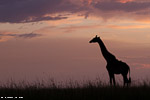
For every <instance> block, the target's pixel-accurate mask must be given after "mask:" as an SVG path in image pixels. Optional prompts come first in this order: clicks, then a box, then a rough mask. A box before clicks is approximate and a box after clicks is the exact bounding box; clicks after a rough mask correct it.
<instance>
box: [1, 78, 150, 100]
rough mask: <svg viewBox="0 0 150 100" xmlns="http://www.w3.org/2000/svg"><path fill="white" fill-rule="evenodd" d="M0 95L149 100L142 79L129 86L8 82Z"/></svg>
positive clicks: (32, 99) (36, 99)
mask: <svg viewBox="0 0 150 100" xmlns="http://www.w3.org/2000/svg"><path fill="white" fill-rule="evenodd" d="M0 97H1V98H0V99H2V100H5V99H6V98H5V97H13V98H12V99H14V98H15V97H18V99H16V100H22V98H19V97H23V100H149V99H150V84H149V82H145V81H144V82H142V83H139V84H138V85H133V84H132V85H131V86H129V87H123V86H119V85H118V86H116V87H113V86H109V85H108V84H107V83H102V82H101V81H86V82H84V83H82V84H81V83H78V82H75V81H69V82H67V83H65V84H64V83H55V81H54V80H51V81H50V83H49V84H48V85H45V84H44V82H34V83H27V82H23V81H22V82H20V83H19V84H18V83H14V82H10V83H9V84H5V85H2V86H1V87H0ZM7 99H8V98H7ZM9 100H11V99H10V98H9Z"/></svg>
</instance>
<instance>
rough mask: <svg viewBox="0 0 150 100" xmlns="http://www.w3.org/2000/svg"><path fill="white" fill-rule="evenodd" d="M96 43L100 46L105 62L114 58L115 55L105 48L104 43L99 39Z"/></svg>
mask: <svg viewBox="0 0 150 100" xmlns="http://www.w3.org/2000/svg"><path fill="white" fill-rule="evenodd" d="M98 44H99V46H100V49H101V52H102V55H103V57H104V58H105V60H106V61H107V62H111V61H114V60H116V57H115V56H114V55H113V54H111V53H110V52H109V51H108V50H107V48H106V47H105V45H104V43H103V41H102V40H101V39H99V41H98Z"/></svg>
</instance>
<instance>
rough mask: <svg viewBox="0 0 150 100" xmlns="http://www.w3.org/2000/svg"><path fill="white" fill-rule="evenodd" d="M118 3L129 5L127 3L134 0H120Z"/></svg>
mask: <svg viewBox="0 0 150 100" xmlns="http://www.w3.org/2000/svg"><path fill="white" fill-rule="evenodd" d="M118 1H119V2H121V3H127V2H131V1H134V0H118Z"/></svg>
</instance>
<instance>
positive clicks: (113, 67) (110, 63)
mask: <svg viewBox="0 0 150 100" xmlns="http://www.w3.org/2000/svg"><path fill="white" fill-rule="evenodd" d="M96 42H97V43H98V44H99V46H100V49H101V53H102V55H103V57H104V59H105V60H106V62H107V65H106V68H107V71H108V74H109V77H110V84H111V85H112V80H113V84H114V85H115V84H116V82H115V76H114V74H121V75H122V76H123V81H124V85H126V84H127V86H128V84H129V83H131V78H130V68H129V66H128V65H127V64H126V63H125V62H122V61H119V60H118V59H116V57H115V56H114V55H113V54H111V53H110V52H109V51H108V50H107V48H106V47H105V45H104V43H103V41H102V40H101V39H100V37H97V35H96V37H95V38H93V39H92V40H91V41H90V43H96ZM128 72H129V79H128V78H127V74H128Z"/></svg>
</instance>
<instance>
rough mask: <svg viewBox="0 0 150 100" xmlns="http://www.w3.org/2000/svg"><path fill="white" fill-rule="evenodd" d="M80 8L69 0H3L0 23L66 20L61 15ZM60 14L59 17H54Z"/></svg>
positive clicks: (0, 2)
mask: <svg viewBox="0 0 150 100" xmlns="http://www.w3.org/2000/svg"><path fill="white" fill-rule="evenodd" d="M78 8H79V7H78V6H77V5H75V4H73V3H71V2H70V1H69V0H11V1H10V0H1V1H0V15H1V16H0V22H9V23H22V22H35V21H42V20H60V19H66V18H67V17H65V16H60V14H61V13H65V12H67V13H72V12H76V11H77V10H78ZM55 13H60V14H59V15H53V14H55Z"/></svg>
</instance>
